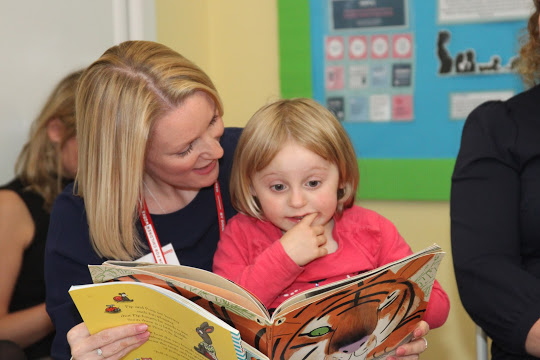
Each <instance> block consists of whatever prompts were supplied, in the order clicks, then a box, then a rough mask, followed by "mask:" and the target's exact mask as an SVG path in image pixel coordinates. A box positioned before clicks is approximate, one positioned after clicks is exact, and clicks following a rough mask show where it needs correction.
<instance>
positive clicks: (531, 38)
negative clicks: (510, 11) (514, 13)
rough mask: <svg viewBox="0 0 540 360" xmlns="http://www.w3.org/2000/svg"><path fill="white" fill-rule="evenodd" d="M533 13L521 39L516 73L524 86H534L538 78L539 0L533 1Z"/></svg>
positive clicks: (539, 64)
mask: <svg viewBox="0 0 540 360" xmlns="http://www.w3.org/2000/svg"><path fill="white" fill-rule="evenodd" d="M533 3H534V7H535V11H534V12H533V14H532V15H531V16H530V17H529V22H528V24H527V32H526V33H525V35H524V36H522V38H521V43H522V46H521V48H520V51H519V59H518V62H517V71H518V72H519V73H520V74H521V77H522V78H523V81H524V82H525V84H526V85H529V86H532V85H535V84H536V83H537V81H538V79H539V77H540V33H539V29H538V18H539V15H540V0H534V1H533Z"/></svg>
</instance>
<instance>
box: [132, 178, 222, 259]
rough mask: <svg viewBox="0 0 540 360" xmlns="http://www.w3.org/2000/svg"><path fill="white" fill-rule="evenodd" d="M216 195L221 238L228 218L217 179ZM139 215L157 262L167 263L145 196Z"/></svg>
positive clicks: (215, 185)
mask: <svg viewBox="0 0 540 360" xmlns="http://www.w3.org/2000/svg"><path fill="white" fill-rule="evenodd" d="M214 195H215V198H216V207H217V212H218V220H219V237H220V238H221V234H222V233H223V230H224V229H225V222H226V220H225V210H224V209H223V200H222V199H221V189H220V188H219V184H218V182H217V181H216V183H215V184H214ZM139 216H140V218H141V223H142V225H143V228H144V233H145V235H146V239H147V240H148V244H149V245H150V250H152V254H153V255H154V260H155V261H156V264H166V263H167V260H166V259H165V255H163V250H162V249H161V244H160V243H159V238H158V236H157V234H156V228H155V227H154V223H153V222H152V217H151V216H150V212H149V211H148V206H147V205H146V200H144V198H143V199H142V202H141V204H140V206H139Z"/></svg>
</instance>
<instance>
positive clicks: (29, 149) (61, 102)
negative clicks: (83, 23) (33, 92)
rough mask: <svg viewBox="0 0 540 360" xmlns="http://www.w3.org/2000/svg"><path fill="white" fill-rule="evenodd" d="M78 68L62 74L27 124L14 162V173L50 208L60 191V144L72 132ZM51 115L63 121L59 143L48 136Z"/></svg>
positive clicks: (61, 170)
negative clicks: (23, 141) (64, 75)
mask: <svg viewBox="0 0 540 360" xmlns="http://www.w3.org/2000/svg"><path fill="white" fill-rule="evenodd" d="M81 74H82V70H79V71H75V72H72V73H70V74H69V75H67V76H66V77H64V78H63V79H62V80H61V81H60V82H59V83H58V84H57V85H56V87H55V88H54V90H53V91H52V93H51V94H50V95H49V98H48V99H47V101H46V102H45V105H44V106H43V108H42V109H41V112H40V113H39V115H38V117H37V118H36V119H35V120H34V122H33V123H32V125H31V127H30V134H29V137H28V141H27V142H26V144H25V145H24V146H23V148H22V150H21V153H20V154H19V156H18V158H17V162H16V163H15V174H16V176H17V177H18V178H19V179H20V180H21V182H22V183H23V184H24V185H25V186H26V189H28V190H32V191H34V192H36V193H38V194H39V195H41V197H43V199H44V207H45V209H46V210H47V211H50V209H51V207H52V204H53V202H54V199H55V198H56V197H57V196H58V194H59V193H60V192H61V191H62V184H63V182H62V177H63V176H64V174H63V166H62V154H61V152H62V148H63V147H64V145H65V143H66V141H67V140H69V139H70V138H72V137H73V136H75V90H76V88H77V81H78V80H79V78H80V76H81ZM53 119H58V120H60V121H61V122H62V124H63V125H64V135H63V138H62V139H61V141H60V143H54V142H52V141H51V139H50V138H49V135H48V132H47V127H48V125H49V122H50V121H51V120H53Z"/></svg>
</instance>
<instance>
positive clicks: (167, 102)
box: [76, 41, 223, 260]
mask: <svg viewBox="0 0 540 360" xmlns="http://www.w3.org/2000/svg"><path fill="white" fill-rule="evenodd" d="M197 91H203V92H204V93H206V94H207V95H209V96H210V98H211V99H212V100H213V101H214V103H215V105H216V109H217V111H218V113H219V114H220V115H222V114H223V107H222V104H221V100H220V97H219V95H218V93H217V90H216V88H215V87H214V85H213V84H212V81H210V78H209V77H208V76H207V75H206V74H205V73H204V72H203V71H202V70H201V69H200V68H199V67H197V66H196V65H195V64H193V63H192V62H191V61H189V60H188V59H186V58H184V57H183V56H182V55H180V54H178V53H177V52H175V51H173V50H171V49H170V48H168V47H166V46H164V45H161V44H158V43H155V42H150V41H126V42H124V43H121V44H119V45H117V46H114V47H112V48H110V49H108V50H107V51H106V52H105V53H104V54H103V55H102V56H101V57H100V58H99V59H98V60H97V61H95V62H94V63H93V64H92V65H90V66H89V67H88V68H87V69H86V70H85V72H84V73H83V75H82V78H81V81H80V83H79V87H78V91H77V100H76V105H77V140H78V143H79V171H78V173H77V178H76V192H77V194H78V195H80V196H82V197H83V198H84V202H85V208H86V216H87V219H88V226H89V231H90V239H91V242H92V245H93V247H94V249H95V250H96V252H97V253H98V254H99V255H100V256H102V257H105V258H110V259H118V260H128V259H134V258H136V257H138V256H140V255H142V253H143V250H144V248H145V245H144V243H143V242H142V241H141V239H139V236H138V232H137V230H136V221H137V218H138V205H139V201H140V200H141V194H142V193H143V182H142V181H143V173H144V164H145V153H146V149H147V145H148V140H149V138H150V131H151V128H152V125H153V124H154V122H155V121H156V120H157V119H159V118H161V117H162V116H164V115H165V114H167V113H168V112H169V111H171V110H172V109H174V108H176V107H178V106H179V105H181V104H182V103H183V101H184V100H185V99H186V98H187V97H189V96H190V95H192V94H194V93H195V92H197Z"/></svg>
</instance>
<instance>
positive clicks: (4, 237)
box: [0, 190, 53, 348]
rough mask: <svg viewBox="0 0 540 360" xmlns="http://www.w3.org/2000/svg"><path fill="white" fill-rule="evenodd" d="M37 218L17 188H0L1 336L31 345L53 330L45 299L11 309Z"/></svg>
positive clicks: (20, 344) (21, 343)
mask: <svg viewBox="0 0 540 360" xmlns="http://www.w3.org/2000/svg"><path fill="white" fill-rule="evenodd" d="M34 231H35V226H34V221H33V220H32V217H31V215H30V212H29V211H28V208H27V207H26V205H25V203H24V201H22V199H21V198H20V197H19V196H18V195H17V194H16V193H15V192H13V191H10V190H2V191H0V339H6V340H11V341H13V342H15V343H16V344H18V345H19V346H21V347H22V348H24V347H27V346H29V345H32V344H34V343H36V342H37V341H39V340H41V339H42V338H44V337H45V336H46V335H48V334H49V333H51V332H52V331H53V325H52V322H51V319H50V318H49V315H47V312H46V311H45V303H42V304H39V305H36V306H33V307H30V308H27V309H23V310H19V311H16V312H11V313H10V312H9V304H10V302H11V299H12V296H13V291H14V289H15V285H16V283H17V279H18V277H19V273H20V270H21V267H22V261H23V254H24V251H25V249H26V248H27V247H28V246H29V245H30V244H31V241H32V239H33V237H34Z"/></svg>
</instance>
